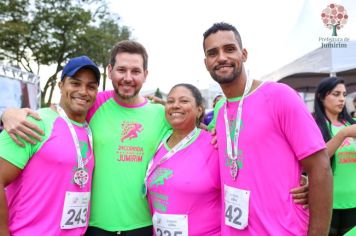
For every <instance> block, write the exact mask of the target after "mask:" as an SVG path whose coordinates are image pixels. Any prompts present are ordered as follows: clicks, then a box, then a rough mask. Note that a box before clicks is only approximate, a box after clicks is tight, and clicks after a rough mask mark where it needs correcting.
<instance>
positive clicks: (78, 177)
mask: <svg viewBox="0 0 356 236" xmlns="http://www.w3.org/2000/svg"><path fill="white" fill-rule="evenodd" d="M57 111H58V113H59V115H60V116H61V117H62V118H63V120H64V121H65V122H66V123H67V125H68V128H69V131H70V133H71V135H72V139H73V141H74V144H75V149H76V153H77V155H76V159H77V168H76V170H75V172H74V176H73V182H74V183H75V184H77V185H79V186H80V187H81V188H82V187H84V186H85V185H86V184H87V183H88V180H89V173H88V171H87V169H85V165H86V164H87V163H88V162H89V159H88V160H87V161H85V162H84V160H83V157H82V154H81V151H80V145H79V140H78V137H77V134H76V132H75V130H74V127H73V125H72V123H71V121H70V120H69V118H68V117H67V114H66V113H65V112H64V110H63V109H62V108H61V107H60V106H59V105H57ZM84 127H85V130H86V132H87V134H88V138H89V143H90V148H92V147H93V137H92V134H91V130H90V128H89V126H88V124H87V123H85V126H84Z"/></svg>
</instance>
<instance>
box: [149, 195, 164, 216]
mask: <svg viewBox="0 0 356 236" xmlns="http://www.w3.org/2000/svg"><path fill="white" fill-rule="evenodd" d="M149 195H150V197H151V199H152V203H153V208H154V209H155V210H158V211H160V212H167V207H168V196H167V195H164V194H160V193H156V192H154V191H150V192H149Z"/></svg>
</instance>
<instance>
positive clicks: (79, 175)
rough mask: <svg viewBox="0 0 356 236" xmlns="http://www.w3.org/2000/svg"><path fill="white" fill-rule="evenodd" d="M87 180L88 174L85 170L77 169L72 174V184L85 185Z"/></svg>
mask: <svg viewBox="0 0 356 236" xmlns="http://www.w3.org/2000/svg"><path fill="white" fill-rule="evenodd" d="M88 180H89V174H88V171H87V170H86V169H84V168H78V169H77V170H76V171H75V172H74V176H73V182H74V183H76V184H78V185H79V186H83V185H86V184H87V183H88Z"/></svg>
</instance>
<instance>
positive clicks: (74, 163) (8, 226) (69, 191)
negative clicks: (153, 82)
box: [0, 56, 100, 236]
mask: <svg viewBox="0 0 356 236" xmlns="http://www.w3.org/2000/svg"><path fill="white" fill-rule="evenodd" d="M99 80H100V71H99V69H98V67H97V66H96V65H95V64H94V62H92V61H91V60H90V59H89V58H88V57H86V56H81V57H76V58H72V59H71V60H70V61H69V62H68V63H67V64H66V65H65V67H64V68H63V72H62V76H61V81H60V82H59V84H58V85H59V88H60V91H61V98H60V103H59V104H58V105H53V106H51V107H49V108H43V109H40V110H39V111H38V113H39V115H40V116H41V118H42V120H40V121H37V120H34V119H32V118H30V117H28V119H29V120H31V121H32V122H35V124H36V125H38V126H39V127H41V128H42V130H43V131H44V136H42V141H41V142H38V143H36V144H35V145H31V144H28V143H26V142H25V144H24V145H25V147H24V148H19V147H18V146H17V144H16V143H15V142H14V141H13V140H12V139H11V137H10V135H9V134H8V133H7V132H6V131H4V132H2V133H1V135H0V235H14V236H16V235H69V236H70V235H73V236H74V235H83V234H84V232H85V231H86V228H87V226H88V219H89V214H88V212H89V205H90V195H91V194H90V193H91V190H90V189H91V182H92V172H93V167H94V156H93V152H92V135H91V131H90V128H89V127H88V125H87V123H86V121H85V117H86V115H87V112H88V110H89V108H90V107H91V106H92V104H93V102H94V101H95V99H96V95H97V91H98V86H99ZM4 189H6V191H4Z"/></svg>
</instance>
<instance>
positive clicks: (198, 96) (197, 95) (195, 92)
mask: <svg viewBox="0 0 356 236" xmlns="http://www.w3.org/2000/svg"><path fill="white" fill-rule="evenodd" d="M177 87H184V88H186V89H188V90H189V91H190V92H191V93H192V95H193V97H194V100H195V104H196V105H197V107H201V108H202V113H201V115H200V117H198V119H197V126H198V125H199V124H200V123H201V122H203V119H204V110H205V109H204V104H203V96H202V95H201V92H200V91H199V89H198V88H197V87H195V86H194V85H192V84H187V83H181V84H176V85H174V86H173V87H172V88H171V90H170V91H169V93H168V95H169V94H170V93H171V92H172V91H173V89H175V88H177Z"/></svg>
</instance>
